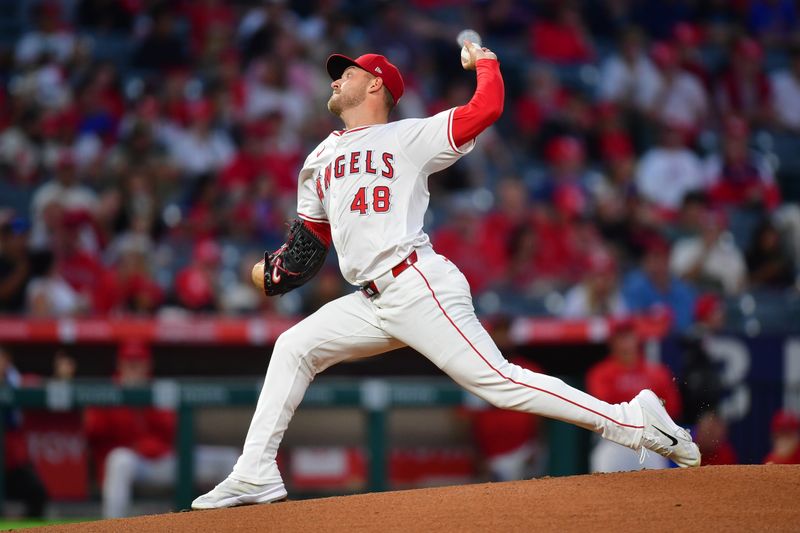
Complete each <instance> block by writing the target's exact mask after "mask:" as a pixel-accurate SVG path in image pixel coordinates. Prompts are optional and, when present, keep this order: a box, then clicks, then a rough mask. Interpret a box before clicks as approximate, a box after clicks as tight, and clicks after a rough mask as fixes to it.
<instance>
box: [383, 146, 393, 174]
mask: <svg viewBox="0 0 800 533" xmlns="http://www.w3.org/2000/svg"><path fill="white" fill-rule="evenodd" d="M393 161H394V156H393V155H392V154H390V153H388V152H384V153H383V165H384V169H383V172H381V176H383V177H384V178H387V179H392V178H393V177H394V166H393V165H392V162H393Z"/></svg>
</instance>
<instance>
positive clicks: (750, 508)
mask: <svg viewBox="0 0 800 533" xmlns="http://www.w3.org/2000/svg"><path fill="white" fill-rule="evenodd" d="M798 501H800V466H717V467H702V468H695V469H692V470H677V469H674V470H662V471H648V472H631V473H624V474H594V475H590V476H573V477H562V478H544V479H538V480H530V481H517V482H513V483H489V484H481V485H466V486H460V487H444V488H433V489H420V490H408V491H401V492H387V493H382V494H360V495H355V496H343V497H337V498H324V499H318V500H306V501H296V502H291V501H290V502H285V503H278V504H272V505H255V506H250V507H239V508H234V509H222V510H218V511H197V512H191V513H174V514H168V515H154V516H142V517H137V518H128V519H122V520H107V521H101V522H90V523H84V524H70V525H64V526H55V527H48V528H43V529H46V531H47V532H48V533H56V532H80V533H89V532H95V531H97V532H107V531H115V532H116V533H123V532H126V531H137V532H138V531H153V532H156V531H158V532H161V531H170V532H191V533H195V532H197V531H246V532H248V533H250V532H252V531H281V532H292V531H297V532H301V531H302V532H304V533H305V532H308V531H342V532H345V531H346V532H348V533H350V532H352V531H381V532H390V531H397V532H407V531H426V532H438V531H448V532H450V531H533V530H536V531H556V530H558V531H573V530H574V531H578V530H581V531H587V530H614V531H615V532H623V531H643V530H655V531H684V530H687V529H688V530H697V529H701V530H714V531H715V532H722V531H756V530H758V531H797V528H798V524H800V507H799V506H798V505H797V502H798ZM29 531H33V530H29Z"/></svg>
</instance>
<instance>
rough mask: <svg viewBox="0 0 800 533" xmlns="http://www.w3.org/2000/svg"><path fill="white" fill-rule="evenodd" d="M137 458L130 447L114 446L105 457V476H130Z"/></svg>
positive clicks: (134, 468)
mask: <svg viewBox="0 0 800 533" xmlns="http://www.w3.org/2000/svg"><path fill="white" fill-rule="evenodd" d="M138 460H139V458H138V456H137V455H136V452H134V451H133V450H131V449H130V448H114V449H113V450H111V452H110V453H109V454H108V457H106V476H107V477H108V476H112V477H116V476H132V475H133V473H134V471H135V470H136V463H137V462H138Z"/></svg>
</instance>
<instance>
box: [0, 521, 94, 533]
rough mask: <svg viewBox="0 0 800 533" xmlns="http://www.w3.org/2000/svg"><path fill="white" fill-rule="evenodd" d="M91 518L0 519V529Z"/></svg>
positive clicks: (39, 525) (10, 529)
mask: <svg viewBox="0 0 800 533" xmlns="http://www.w3.org/2000/svg"><path fill="white" fill-rule="evenodd" d="M91 520H95V519H93V518H68V519H62V520H25V519H19V520H2V519H0V531H15V530H17V529H27V528H29V527H42V526H52V525H55V524H74V523H76V522H89V521H91Z"/></svg>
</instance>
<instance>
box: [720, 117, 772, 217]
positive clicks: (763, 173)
mask: <svg viewBox="0 0 800 533" xmlns="http://www.w3.org/2000/svg"><path fill="white" fill-rule="evenodd" d="M749 140H750V128H749V127H748V125H747V122H745V121H744V120H743V119H741V118H739V117H736V116H730V117H728V119H727V120H726V121H725V133H724V137H723V144H722V153H721V154H712V155H710V156H709V157H708V158H707V159H706V161H705V167H706V179H707V181H708V183H709V190H708V194H709V197H710V198H711V200H712V202H714V203H715V204H716V205H717V206H719V207H722V208H740V209H745V208H755V209H758V210H766V211H772V210H774V209H775V208H776V207H777V206H778V204H780V201H781V199H780V191H779V190H778V187H777V185H776V184H775V178H774V176H773V175H772V168H771V166H770V164H769V163H768V162H767V160H766V158H764V157H760V154H758V153H756V152H753V151H751V150H750V148H749V146H748V144H749Z"/></svg>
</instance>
